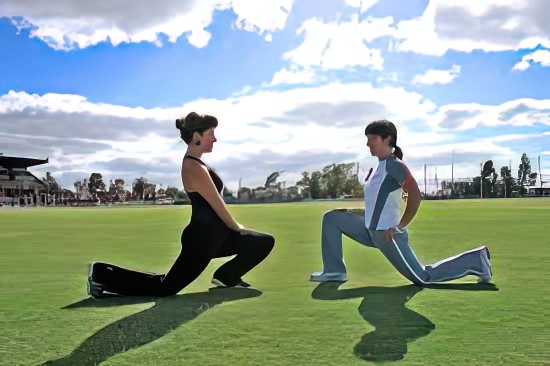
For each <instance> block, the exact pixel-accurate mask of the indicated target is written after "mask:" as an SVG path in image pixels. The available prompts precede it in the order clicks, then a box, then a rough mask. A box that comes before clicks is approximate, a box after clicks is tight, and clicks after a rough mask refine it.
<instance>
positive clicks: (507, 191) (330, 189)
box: [43, 153, 538, 201]
mask: <svg viewBox="0 0 550 366" xmlns="http://www.w3.org/2000/svg"><path fill="white" fill-rule="evenodd" d="M359 169H360V168H359V164H358V163H355V162H352V163H340V164H337V163H333V164H330V165H327V166H325V167H323V168H322V169H320V170H318V171H313V172H307V171H304V172H302V173H301V174H302V176H301V179H300V180H299V181H297V182H296V183H295V184H294V185H291V186H286V185H285V183H286V182H276V180H277V178H278V177H279V174H280V172H274V173H272V174H270V175H269V176H268V177H267V179H266V180H265V183H264V184H263V185H262V186H259V187H255V188H249V187H239V189H238V191H237V192H236V194H235V193H234V192H232V191H231V190H229V189H227V188H225V190H224V192H223V196H224V198H226V200H232V199H236V200H241V201H262V200H263V201H281V200H288V199H298V200H301V199H330V198H332V199H335V198H341V197H345V198H361V197H363V188H362V185H361V184H360V183H359V180H358V174H359ZM537 176H538V174H537V173H536V172H532V171H531V162H530V159H529V157H528V156H527V155H526V154H525V153H524V154H523V155H522V156H521V159H520V164H519V166H518V171H517V177H514V176H513V174H512V171H511V169H510V167H509V166H502V167H500V170H499V169H498V168H497V167H496V166H495V165H494V164H493V161H492V160H488V161H486V162H485V164H483V166H482V169H481V171H480V175H478V176H474V177H472V178H470V179H468V180H463V179H462V180H458V181H448V180H442V181H441V187H440V188H439V187H438V192H436V195H437V196H442V197H449V198H460V197H482V198H496V197H512V196H513V195H514V194H519V195H525V194H526V193H527V189H526V187H528V186H533V185H534V184H535V183H536V180H537ZM499 177H500V178H501V179H500V180H499V179H498V178H499ZM43 180H44V182H45V183H46V184H47V186H48V188H49V190H50V191H52V192H56V191H57V192H61V191H63V192H66V193H69V192H70V194H75V195H77V196H79V197H86V198H87V197H90V198H97V197H99V198H105V197H108V198H109V199H113V198H114V197H117V198H119V199H121V200H156V199H159V198H168V199H173V200H176V201H186V200H187V195H186V194H185V192H184V191H183V190H180V189H178V188H177V187H171V186H168V187H166V188H162V185H161V187H160V188H158V189H157V184H155V183H152V182H149V181H148V180H147V179H146V178H145V177H139V178H136V179H134V180H133V182H132V184H131V190H128V189H127V188H126V187H127V185H126V182H125V181H124V179H120V178H117V179H113V180H110V181H109V183H108V185H107V184H106V183H105V182H104V180H103V176H102V174H101V173H97V172H94V173H92V174H91V175H90V177H89V178H87V179H86V178H85V179H82V180H77V181H76V182H74V184H73V186H74V192H73V191H69V190H60V187H59V185H58V184H57V182H56V181H55V179H54V178H53V177H52V176H51V175H50V174H49V173H47V176H46V178H43Z"/></svg>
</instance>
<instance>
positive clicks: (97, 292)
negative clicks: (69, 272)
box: [87, 262, 109, 299]
mask: <svg viewBox="0 0 550 366" xmlns="http://www.w3.org/2000/svg"><path fill="white" fill-rule="evenodd" d="M95 264H96V262H92V263H90V264H89V268H88V283H87V290H88V295H89V296H91V297H92V298H94V299H103V298H105V297H109V295H107V294H105V293H104V291H105V286H103V285H102V284H100V283H97V282H95V281H94V280H93V279H94V267H95Z"/></svg>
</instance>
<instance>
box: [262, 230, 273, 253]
mask: <svg viewBox="0 0 550 366" xmlns="http://www.w3.org/2000/svg"><path fill="white" fill-rule="evenodd" d="M263 245H264V246H265V248H266V250H267V251H268V252H271V250H273V247H275V237H274V236H273V235H270V234H265V236H264V238H263Z"/></svg>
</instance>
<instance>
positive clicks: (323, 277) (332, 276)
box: [309, 271, 348, 282]
mask: <svg viewBox="0 0 550 366" xmlns="http://www.w3.org/2000/svg"><path fill="white" fill-rule="evenodd" d="M309 280H310V281H316V282H332V281H334V282H346V281H347V280H348V277H347V275H346V273H340V272H323V271H319V272H315V273H312V274H311V276H309Z"/></svg>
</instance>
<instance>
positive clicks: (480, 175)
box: [479, 163, 483, 198]
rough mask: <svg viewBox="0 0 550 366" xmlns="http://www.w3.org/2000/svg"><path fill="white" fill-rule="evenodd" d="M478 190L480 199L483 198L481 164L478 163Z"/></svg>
mask: <svg viewBox="0 0 550 366" xmlns="http://www.w3.org/2000/svg"><path fill="white" fill-rule="evenodd" d="M479 178H480V179H479V188H480V194H481V198H483V163H479Z"/></svg>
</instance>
